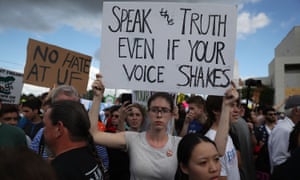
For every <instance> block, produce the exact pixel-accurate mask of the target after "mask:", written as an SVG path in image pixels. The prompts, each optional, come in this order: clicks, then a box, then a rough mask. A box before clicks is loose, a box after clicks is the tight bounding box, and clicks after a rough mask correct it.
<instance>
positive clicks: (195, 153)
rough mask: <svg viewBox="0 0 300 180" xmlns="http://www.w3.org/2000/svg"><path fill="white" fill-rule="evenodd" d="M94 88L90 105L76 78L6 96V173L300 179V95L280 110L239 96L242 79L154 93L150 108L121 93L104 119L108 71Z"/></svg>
mask: <svg viewBox="0 0 300 180" xmlns="http://www.w3.org/2000/svg"><path fill="white" fill-rule="evenodd" d="M92 89H93V100H92V105H91V107H90V108H89V109H86V108H85V107H84V106H83V105H82V104H81V103H80V96H79V94H78V93H77V90H76V89H75V88H74V87H72V86H69V85H61V86H58V87H56V88H54V89H52V90H51V91H49V92H47V93H43V94H42V95H41V96H40V97H32V98H30V99H27V100H26V101H25V102H22V103H21V104H20V105H12V104H2V103H1V101H0V179H49V180H66V179H98V180H120V179H122V180H123V179H124V180H127V179H128V180H134V179H135V180H152V179H153V180H211V179H214V180H216V179H219V180H226V179H227V180H276V179H283V178H285V179H300V177H299V176H300V175H298V174H299V173H297V167H298V164H299V162H300V161H299V155H300V154H299V153H300V123H298V122H299V121H300V95H294V96H290V97H288V98H287V99H286V100H285V102H284V110H285V112H284V113H279V112H278V106H274V105H260V106H257V107H252V108H250V107H249V106H248V105H245V104H241V101H240V98H239V92H238V91H237V89H236V88H235V85H234V84H232V85H231V86H230V87H229V88H228V89H227V91H226V92H225V94H224V96H215V95H208V96H206V97H203V96H200V95H189V96H187V98H186V99H185V101H183V102H176V99H174V97H173V96H172V95H170V94H169V93H167V92H155V93H153V94H152V95H151V97H150V98H149V99H148V102H147V106H146V107H145V106H143V105H141V104H139V103H135V102H133V103H132V102H128V101H126V102H122V103H119V102H117V101H116V102H115V103H114V104H113V105H112V106H110V107H108V108H106V109H104V110H103V111H104V113H105V119H101V116H100V104H101V102H102V101H103V94H104V91H105V86H104V84H103V82H102V77H101V75H99V74H98V75H97V77H96V80H95V81H94V82H93V84H92ZM170 122H173V124H174V126H171V127H170ZM170 128H171V130H170ZM33 169H34V171H33ZM41 177H43V178H41Z"/></svg>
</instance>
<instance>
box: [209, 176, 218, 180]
mask: <svg viewBox="0 0 300 180" xmlns="http://www.w3.org/2000/svg"><path fill="white" fill-rule="evenodd" d="M210 179H211V180H218V179H219V176H215V177H212V178H210Z"/></svg>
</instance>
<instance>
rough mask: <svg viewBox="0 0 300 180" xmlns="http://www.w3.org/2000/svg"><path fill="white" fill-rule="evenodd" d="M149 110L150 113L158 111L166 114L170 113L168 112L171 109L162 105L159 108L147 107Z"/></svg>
mask: <svg viewBox="0 0 300 180" xmlns="http://www.w3.org/2000/svg"><path fill="white" fill-rule="evenodd" d="M149 111H150V112H151V113H155V114H158V113H161V114H167V113H170V112H171V109H169V108H165V107H162V108H160V107H151V108H150V109H149Z"/></svg>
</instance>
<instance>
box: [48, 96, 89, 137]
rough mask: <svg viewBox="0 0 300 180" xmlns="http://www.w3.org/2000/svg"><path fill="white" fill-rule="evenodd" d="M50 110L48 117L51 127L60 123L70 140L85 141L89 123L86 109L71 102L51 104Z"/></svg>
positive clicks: (77, 103)
mask: <svg viewBox="0 0 300 180" xmlns="http://www.w3.org/2000/svg"><path fill="white" fill-rule="evenodd" d="M50 108H51V113H50V115H49V117H50V119H51V121H52V124H53V125H56V124H57V123H58V121H61V122H62V123H63V125H64V126H65V127H66V128H67V129H68V131H69V132H70V135H71V140H73V141H82V140H86V141H87V137H88V135H89V129H90V121H89V117H88V113H87V111H86V109H85V108H84V106H83V105H82V104H81V103H80V102H77V101H72V100H63V101H57V102H54V103H53V104H51V105H50Z"/></svg>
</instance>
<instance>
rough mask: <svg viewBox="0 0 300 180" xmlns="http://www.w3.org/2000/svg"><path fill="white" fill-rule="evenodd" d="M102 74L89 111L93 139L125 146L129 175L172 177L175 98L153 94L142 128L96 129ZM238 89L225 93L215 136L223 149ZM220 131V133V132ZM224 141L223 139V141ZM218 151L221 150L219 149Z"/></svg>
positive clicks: (166, 179) (169, 179) (176, 139)
mask: <svg viewBox="0 0 300 180" xmlns="http://www.w3.org/2000/svg"><path fill="white" fill-rule="evenodd" d="M100 78H101V76H100V75H97V78H96V80H95V81H94V83H93V85H92V87H93V90H94V98H93V104H92V107H91V109H90V111H89V115H90V121H91V129H90V131H91V134H92V135H93V137H94V141H95V143H98V144H101V145H104V146H108V147H111V148H120V149H127V151H128V153H129V159H130V179H161V180H173V179H174V176H175V173H176V169H177V158H176V153H177V147H178V144H179V142H180V140H181V138H180V137H177V136H172V135H170V134H168V133H167V125H168V122H169V121H170V120H171V119H172V117H173V108H174V102H173V98H172V96H171V95H169V94H168V93H164V92H158V93H155V94H153V95H152V96H151V97H150V98H149V100H148V103H147V106H148V111H147V114H148V118H149V121H150V125H149V128H148V129H147V131H144V132H132V131H123V132H119V133H105V132H100V131H97V120H98V119H97V117H98V113H99V104H100V102H101V99H102V97H103V93H104V86H103V83H102V81H101V79H100ZM237 96H238V94H237V92H236V91H235V90H231V89H230V90H229V91H228V92H227V93H226V97H227V98H225V99H226V100H225V101H224V104H223V105H224V108H223V111H222V114H221V116H222V120H223V121H221V122H222V123H220V127H222V128H220V131H218V134H217V136H216V144H217V145H218V148H219V149H221V150H222V151H224V149H225V146H226V141H227V139H226V137H227V136H225V135H227V134H228V130H229V111H230V107H231V103H232V102H233V101H234V100H235V99H237ZM219 132H220V133H219ZM224 141H225V142H224ZM220 154H221V153H220Z"/></svg>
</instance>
